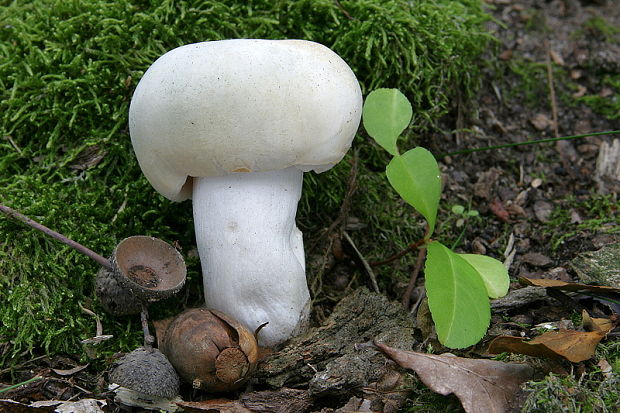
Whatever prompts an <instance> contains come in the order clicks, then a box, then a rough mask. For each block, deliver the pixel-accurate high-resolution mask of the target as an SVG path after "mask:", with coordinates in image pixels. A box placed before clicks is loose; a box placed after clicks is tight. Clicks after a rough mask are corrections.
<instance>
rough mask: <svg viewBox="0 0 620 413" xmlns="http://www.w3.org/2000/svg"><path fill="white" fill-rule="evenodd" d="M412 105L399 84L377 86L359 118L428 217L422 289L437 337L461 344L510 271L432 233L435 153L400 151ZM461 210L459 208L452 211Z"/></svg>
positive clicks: (395, 180) (472, 338)
mask: <svg viewBox="0 0 620 413" xmlns="http://www.w3.org/2000/svg"><path fill="white" fill-rule="evenodd" d="M412 113H413V110H412V107H411V104H410V102H409V100H407V98H406V97H405V96H404V95H403V94H402V93H401V92H400V91H398V90H397V89H377V90H375V91H373V92H372V93H370V94H369V95H368V97H367V98H366V101H365V103H364V108H363V114H362V119H363V124H364V127H365V129H366V131H367V132H368V134H369V135H370V136H371V137H372V138H373V139H375V141H376V142H377V143H378V144H379V145H381V147H383V148H384V149H385V150H387V151H388V152H389V153H390V154H391V155H392V156H393V158H392V160H391V161H390V162H389V164H388V165H387V168H386V175H387V179H388V181H389V182H390V184H391V185H392V187H393V188H394V189H395V190H396V192H398V194H399V195H400V196H401V197H402V198H403V199H404V200H405V201H406V202H407V203H408V204H409V205H411V206H412V207H413V208H415V209H416V210H417V211H418V212H419V213H420V214H421V215H422V216H423V217H424V219H425V220H426V222H427V224H428V225H427V231H426V234H425V235H424V238H423V239H422V240H420V242H419V243H418V244H419V245H420V248H425V249H426V252H427V256H426V264H425V269H424V274H425V278H426V295H427V297H428V305H429V308H430V310H431V314H432V318H433V322H434V323H435V328H436V330H437V336H438V338H439V341H440V342H441V343H442V344H444V345H445V346H447V347H451V348H464V347H468V346H470V345H473V344H475V343H477V342H478V341H480V339H482V337H483V336H484V334H485V333H486V331H487V329H488V327H489V322H490V318H491V309H490V304H489V297H490V298H498V297H501V296H503V295H505V294H506V293H507V292H508V284H509V278H508V271H507V270H506V268H505V267H504V265H503V264H502V263H501V262H500V261H497V260H495V259H493V258H491V257H487V256H484V255H477V254H459V253H455V252H454V251H452V250H451V249H450V248H448V247H446V246H444V245H443V244H442V243H441V242H439V241H437V240H433V239H432V238H431V237H432V235H433V232H434V230H435V225H436V218H437V211H438V209H439V199H440V196H441V177H440V173H439V166H438V165H437V161H436V160H435V157H434V156H433V155H432V154H431V153H430V152H429V151H427V150H426V149H424V148H421V147H417V148H414V149H410V150H408V151H407V152H405V153H404V154H402V155H401V154H400V152H399V150H398V147H397V141H398V138H399V137H400V135H401V133H402V132H403V131H404V130H405V129H406V128H407V126H408V125H409V122H410V121H411V118H412ZM459 211H460V213H461V214H462V213H465V208H463V210H462V211H461V210H460V208H457V211H455V212H456V213H459Z"/></svg>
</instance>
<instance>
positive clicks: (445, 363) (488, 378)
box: [375, 343, 533, 413]
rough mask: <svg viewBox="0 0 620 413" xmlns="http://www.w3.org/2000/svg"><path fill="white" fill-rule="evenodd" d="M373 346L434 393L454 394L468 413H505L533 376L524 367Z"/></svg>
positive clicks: (527, 368)
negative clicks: (525, 382) (515, 396)
mask: <svg viewBox="0 0 620 413" xmlns="http://www.w3.org/2000/svg"><path fill="white" fill-rule="evenodd" d="M375 344H376V345H377V347H379V348H380V349H381V350H382V351H383V352H384V353H385V354H386V355H388V356H389V357H390V358H391V359H392V360H394V361H395V362H396V363H398V364H399V365H400V366H401V367H403V368H406V369H411V370H413V371H415V372H416V373H417V375H418V376H419V377H420V379H421V380H422V382H423V383H424V384H425V385H426V386H427V387H429V388H430V389H431V390H433V391H434V392H437V393H439V394H442V395H444V396H445V395H448V394H452V393H454V394H455V395H456V396H457V397H458V398H459V400H460V401H461V404H462V405H463V408H464V409H465V411H466V412H467V413H475V412H480V413H483V412H484V413H501V412H507V411H508V408H509V404H510V401H511V400H512V398H513V396H514V395H515V393H517V391H518V390H519V386H520V384H521V383H523V382H524V381H526V380H528V379H529V378H530V377H531V376H532V374H533V369H532V368H531V367H530V366H528V365H525V364H516V363H503V362H501V361H494V360H480V359H468V358H462V357H456V356H453V355H435V354H425V353H417V352H413V351H404V350H398V349H395V348H392V347H389V346H386V345H383V344H381V343H375Z"/></svg>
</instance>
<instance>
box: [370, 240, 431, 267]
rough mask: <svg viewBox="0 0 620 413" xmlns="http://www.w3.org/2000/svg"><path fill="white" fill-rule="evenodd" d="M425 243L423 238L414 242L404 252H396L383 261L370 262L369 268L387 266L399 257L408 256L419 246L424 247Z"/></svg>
mask: <svg viewBox="0 0 620 413" xmlns="http://www.w3.org/2000/svg"><path fill="white" fill-rule="evenodd" d="M427 241H428V240H427V239H425V238H423V239H421V240H418V241H416V242H414V243H412V244H409V245H407V247H406V248H405V249H404V250H402V251H400V252H397V253H396V254H394V255H392V256H390V257H388V258H386V259H384V260H381V261H374V262H371V263H370V266H371V267H378V266H380V265H385V264H389V263H390V262H392V261H396V260H397V259H399V258H400V257H403V256H405V255H407V254H409V253H410V252H411V251H414V250H416V249H418V248H419V247H420V246H421V245H424V244H425V243H426V242H427Z"/></svg>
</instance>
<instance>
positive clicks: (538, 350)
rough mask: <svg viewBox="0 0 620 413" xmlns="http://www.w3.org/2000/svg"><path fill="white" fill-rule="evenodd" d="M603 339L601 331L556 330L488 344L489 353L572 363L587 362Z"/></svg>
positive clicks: (498, 338) (495, 340) (501, 338)
mask: <svg viewBox="0 0 620 413" xmlns="http://www.w3.org/2000/svg"><path fill="white" fill-rule="evenodd" d="M603 337H605V333H603V332H601V331H575V330H563V329H562V330H558V331H549V332H547V333H544V334H541V335H540V336H538V337H536V338H534V339H532V340H529V341H528V340H525V339H523V338H521V337H512V336H500V337H496V338H495V339H493V341H491V343H490V344H489V353H492V354H499V353H504V352H509V353H518V354H525V355H527V356H533V357H546V358H550V359H561V358H563V359H566V360H568V361H571V362H573V363H579V362H580V361H584V360H588V359H589V358H591V357H592V356H593V355H594V351H595V350H596V346H597V345H598V343H599V342H600V341H601V340H602V339H603Z"/></svg>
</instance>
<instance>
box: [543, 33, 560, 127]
mask: <svg viewBox="0 0 620 413" xmlns="http://www.w3.org/2000/svg"><path fill="white" fill-rule="evenodd" d="M545 49H546V53H545V63H546V65H547V82H548V83H549V97H550V99H551V115H552V117H553V136H554V137H556V138H557V137H559V136H560V133H559V131H558V104H557V100H556V97H555V86H554V85H553V67H552V66H551V48H550V47H549V41H547V40H545Z"/></svg>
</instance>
